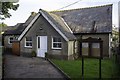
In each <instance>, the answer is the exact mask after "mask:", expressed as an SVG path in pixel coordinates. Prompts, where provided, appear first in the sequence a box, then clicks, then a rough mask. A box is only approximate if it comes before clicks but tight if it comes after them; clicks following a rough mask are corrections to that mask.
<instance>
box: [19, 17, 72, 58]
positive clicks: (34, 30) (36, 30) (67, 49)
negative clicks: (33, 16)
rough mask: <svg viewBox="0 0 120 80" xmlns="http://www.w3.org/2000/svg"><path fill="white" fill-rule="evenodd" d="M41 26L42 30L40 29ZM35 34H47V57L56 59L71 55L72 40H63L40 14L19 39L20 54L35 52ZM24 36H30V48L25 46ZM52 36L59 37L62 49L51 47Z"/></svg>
mask: <svg viewBox="0 0 120 80" xmlns="http://www.w3.org/2000/svg"><path fill="white" fill-rule="evenodd" d="M40 28H42V30H40ZM37 36H47V53H48V55H49V57H54V58H58V59H69V58H70V57H71V56H72V55H73V41H68V42H67V41H65V40H64V39H63V37H62V36H61V35H60V34H59V33H58V32H57V31H55V29H54V28H53V27H52V26H51V25H50V24H49V23H48V22H47V20H46V19H45V18H44V17H43V16H40V17H39V18H38V19H37V20H36V21H35V23H34V24H33V25H32V27H31V28H30V30H29V31H28V32H27V33H26V34H25V36H24V37H23V38H22V39H21V41H20V49H21V50H20V52H21V55H28V56H29V55H30V53H31V52H32V51H36V52H37ZM25 37H32V40H33V41H32V44H33V45H32V48H28V47H25ZM52 37H59V38H61V41H62V49H57V50H56V49H52Z"/></svg>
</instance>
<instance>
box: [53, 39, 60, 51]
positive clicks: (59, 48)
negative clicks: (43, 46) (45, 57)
mask: <svg viewBox="0 0 120 80" xmlns="http://www.w3.org/2000/svg"><path fill="white" fill-rule="evenodd" d="M53 38H57V37H52V49H62V41H61V42H53ZM54 43H61V48H57V47H53V44H54Z"/></svg>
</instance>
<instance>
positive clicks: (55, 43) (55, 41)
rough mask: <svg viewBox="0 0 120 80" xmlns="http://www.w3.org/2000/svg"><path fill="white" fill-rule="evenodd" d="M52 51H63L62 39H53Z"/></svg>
mask: <svg viewBox="0 0 120 80" xmlns="http://www.w3.org/2000/svg"><path fill="white" fill-rule="evenodd" d="M52 49H62V42H61V39H60V38H57V37H53V38H52Z"/></svg>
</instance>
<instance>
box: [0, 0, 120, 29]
mask: <svg viewBox="0 0 120 80" xmlns="http://www.w3.org/2000/svg"><path fill="white" fill-rule="evenodd" d="M76 1H78V3H76V4H74V5H71V6H69V7H67V8H64V9H61V10H67V9H76V8H84V7H91V6H99V5H105V4H113V17H112V18H113V22H112V24H113V25H115V26H116V27H118V2H119V1H120V0H19V2H18V3H19V5H20V6H19V8H18V9H17V11H12V10H11V11H10V13H11V14H12V16H11V17H10V18H7V19H5V20H4V21H1V22H4V23H6V24H7V25H8V26H14V25H16V24H17V23H24V22H25V21H26V19H27V18H28V17H29V16H30V14H31V12H33V11H34V12H38V11H39V9H44V10H47V11H53V10H58V9H60V8H62V7H64V6H67V5H69V4H72V3H74V2H76Z"/></svg>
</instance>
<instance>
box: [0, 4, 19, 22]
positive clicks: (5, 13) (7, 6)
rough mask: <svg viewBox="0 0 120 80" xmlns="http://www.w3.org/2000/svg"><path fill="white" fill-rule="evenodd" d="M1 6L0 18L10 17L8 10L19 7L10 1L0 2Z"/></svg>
mask: <svg viewBox="0 0 120 80" xmlns="http://www.w3.org/2000/svg"><path fill="white" fill-rule="evenodd" d="M0 4H1V6H2V8H1V9H2V10H1V11H0V19H1V20H2V19H5V18H10V17H11V14H10V13H9V11H10V10H14V11H16V10H17V9H18V7H19V4H16V3H12V2H0Z"/></svg>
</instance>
